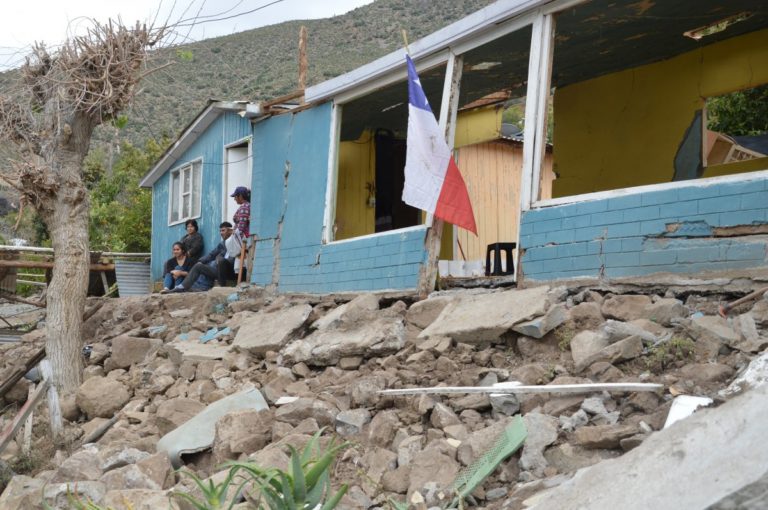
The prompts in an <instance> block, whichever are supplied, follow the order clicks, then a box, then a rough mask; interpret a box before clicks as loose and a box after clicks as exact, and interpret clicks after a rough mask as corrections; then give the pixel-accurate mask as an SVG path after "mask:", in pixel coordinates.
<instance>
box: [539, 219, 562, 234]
mask: <svg viewBox="0 0 768 510" xmlns="http://www.w3.org/2000/svg"><path fill="white" fill-rule="evenodd" d="M561 228H562V220H560V219H556V220H545V221H537V222H536V223H534V225H533V231H534V233H543V232H553V231H555V230H560V229H561Z"/></svg>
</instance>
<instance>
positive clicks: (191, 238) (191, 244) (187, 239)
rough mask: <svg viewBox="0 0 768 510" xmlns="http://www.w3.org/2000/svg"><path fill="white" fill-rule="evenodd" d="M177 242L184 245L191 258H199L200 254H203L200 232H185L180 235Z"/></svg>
mask: <svg viewBox="0 0 768 510" xmlns="http://www.w3.org/2000/svg"><path fill="white" fill-rule="evenodd" d="M179 242H180V243H181V244H182V245H184V249H185V250H187V255H188V256H189V258H191V259H192V260H197V259H199V258H200V255H202V254H203V236H202V235H200V232H195V233H194V234H187V235H185V236H184V237H182V238H181V240H180V241H179Z"/></svg>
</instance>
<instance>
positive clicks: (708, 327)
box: [691, 315, 741, 345]
mask: <svg viewBox="0 0 768 510" xmlns="http://www.w3.org/2000/svg"><path fill="white" fill-rule="evenodd" d="M691 333H692V335H693V337H694V338H695V339H696V340H697V341H698V340H700V339H704V340H710V341H716V342H717V343H720V344H723V343H724V344H727V345H738V344H739V343H740V342H741V335H739V334H738V333H737V332H736V331H734V330H733V328H732V327H731V325H730V324H728V321H726V320H725V319H723V318H722V317H720V316H719V315H704V316H701V317H694V318H693V319H692V320H691Z"/></svg>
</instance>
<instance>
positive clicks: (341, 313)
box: [312, 294, 379, 330]
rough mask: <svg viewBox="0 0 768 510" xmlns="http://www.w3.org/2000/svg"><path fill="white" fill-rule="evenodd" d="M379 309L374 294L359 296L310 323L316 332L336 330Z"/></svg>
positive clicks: (376, 297)
mask: <svg viewBox="0 0 768 510" xmlns="http://www.w3.org/2000/svg"><path fill="white" fill-rule="evenodd" d="M378 309H379V297H378V296H376V295H375V294H360V295H359V296H357V297H356V298H355V299H353V300H352V301H350V302H349V303H345V304H343V305H341V306H339V307H337V308H334V309H333V310H331V311H330V312H328V313H327V314H325V315H324V316H323V317H320V318H319V319H318V320H316V321H315V322H313V323H312V327H313V328H315V329H318V330H323V329H336V328H338V327H339V326H341V325H343V324H344V323H354V322H356V321H358V320H360V319H361V318H363V317H367V316H368V315H369V314H370V313H371V312H375V311H376V310H378Z"/></svg>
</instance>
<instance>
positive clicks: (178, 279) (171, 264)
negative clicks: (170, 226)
mask: <svg viewBox="0 0 768 510" xmlns="http://www.w3.org/2000/svg"><path fill="white" fill-rule="evenodd" d="M190 269H192V259H190V258H189V256H188V255H187V250H186V249H185V248H184V245H183V244H181V243H180V242H176V243H173V258H171V259H170V260H168V261H167V262H166V263H165V274H164V275H163V290H162V291H160V292H162V293H165V292H169V291H170V290H171V289H173V288H174V287H175V286H176V285H180V284H181V283H182V282H183V281H184V278H185V277H186V276H187V274H188V273H189V271H190Z"/></svg>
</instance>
